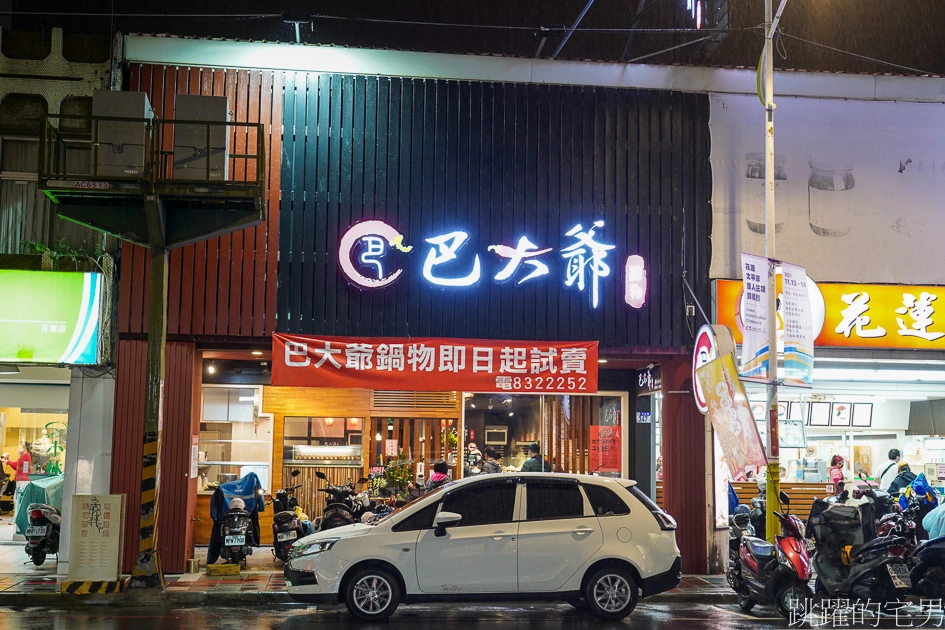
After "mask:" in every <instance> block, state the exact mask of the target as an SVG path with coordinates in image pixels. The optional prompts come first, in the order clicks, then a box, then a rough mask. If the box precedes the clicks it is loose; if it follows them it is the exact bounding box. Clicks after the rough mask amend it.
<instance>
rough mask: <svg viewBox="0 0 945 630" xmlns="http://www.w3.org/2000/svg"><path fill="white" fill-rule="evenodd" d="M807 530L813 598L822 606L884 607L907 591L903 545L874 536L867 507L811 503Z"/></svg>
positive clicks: (895, 538)
mask: <svg viewBox="0 0 945 630" xmlns="http://www.w3.org/2000/svg"><path fill="white" fill-rule="evenodd" d="M828 506H829V508H828ZM807 528H808V530H810V531H811V533H813V535H814V538H815V540H816V542H817V551H816V553H815V555H814V558H813V566H814V571H815V573H816V574H817V581H816V585H815V588H814V596H815V599H819V600H820V601H821V606H824V605H825V604H824V602H830V601H849V602H855V601H861V602H866V601H868V602H878V603H880V604H881V605H883V606H885V605H887V604H889V603H891V602H895V601H901V600H902V599H903V598H904V596H905V595H906V591H908V590H909V589H910V588H911V586H912V581H911V578H910V576H909V567H908V565H907V564H906V559H905V555H906V551H907V541H906V540H905V539H904V538H901V537H898V536H893V535H891V536H884V537H876V523H875V520H874V518H873V506H872V505H871V504H870V503H865V504H862V505H860V506H859V507H854V506H852V505H838V504H834V505H832V506H831V505H830V504H828V503H826V502H825V501H822V500H820V499H818V500H815V501H814V505H813V506H812V507H811V514H810V517H809V518H808V519H807ZM859 541H863V542H859Z"/></svg>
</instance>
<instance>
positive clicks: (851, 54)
mask: <svg viewBox="0 0 945 630" xmlns="http://www.w3.org/2000/svg"><path fill="white" fill-rule="evenodd" d="M779 34H780V35H781V36H782V37H788V38H790V39H794V40H797V41H799V42H802V43H804V44H807V45H809V46H815V47H817V48H823V49H825V50H829V51H831V52H835V53H838V54H840V55H846V56H848V57H854V58H856V59H861V60H863V61H870V62H872V63H877V64H880V65H883V66H889V67H891V68H898V69H899V70H906V71H908V72H914V73H916V74H930V75H933V76H938V75H939V73H938V72H930V71H928V70H920V69H918V68H912V67H909V66H903V65H901V64H898V63H893V62H891V61H884V60H883V59H877V58H875V57H868V56H867V55H860V54H858V53H855V52H850V51H849V50H843V49H841V48H835V47H833V46H828V45H827V44H821V43H819V42H814V41H811V40H809V39H804V38H803V37H798V36H797V35H790V34H788V33H785V32H784V31H783V30H781V31H779Z"/></svg>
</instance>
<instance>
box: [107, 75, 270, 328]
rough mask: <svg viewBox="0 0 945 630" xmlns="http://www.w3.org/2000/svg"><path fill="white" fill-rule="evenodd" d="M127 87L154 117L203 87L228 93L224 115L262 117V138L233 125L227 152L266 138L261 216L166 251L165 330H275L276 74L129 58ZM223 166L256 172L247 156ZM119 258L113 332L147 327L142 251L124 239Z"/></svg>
mask: <svg viewBox="0 0 945 630" xmlns="http://www.w3.org/2000/svg"><path fill="white" fill-rule="evenodd" d="M127 89H128V90H133V91H141V92H145V93H147V94H148V96H149V98H150V99H151V104H152V106H153V107H154V112H155V115H157V116H158V117H167V118H172V117H173V111H174V98H175V96H176V95H177V94H203V95H212V96H225V97H227V99H228V101H229V108H230V119H231V120H234V121H238V122H261V123H263V124H264V126H265V128H264V132H263V134H262V137H261V138H256V137H255V135H254V134H252V133H247V132H242V133H240V132H238V131H237V130H235V129H234V130H233V133H232V135H231V138H230V143H231V144H230V147H231V151H233V152H241V151H243V150H250V151H253V150H255V148H256V143H257V142H258V141H262V142H264V143H265V145H266V147H265V148H266V161H267V163H266V168H267V186H268V196H267V217H268V218H267V221H266V222H264V223H262V224H261V225H258V226H256V227H253V228H248V229H246V230H242V231H240V232H235V233H233V234H229V235H226V236H221V237H218V238H214V239H210V240H208V241H206V242H202V243H198V244H196V245H190V246H188V247H184V248H179V249H175V250H173V251H172V252H171V256H170V271H169V274H168V291H169V304H168V314H167V322H168V329H167V333H168V335H171V336H174V335H188V336H195V337H199V336H208V337H209V336H230V337H264V336H266V335H268V334H269V333H271V332H272V331H273V330H274V329H275V301H276V265H277V260H278V253H277V243H278V224H279V220H278V219H279V193H280V190H281V186H280V176H281V163H280V155H281V150H282V149H281V146H282V101H283V99H282V74H281V73H274V72H270V71H258V70H229V69H219V68H215V69H214V68H194V67H186V68H184V67H176V66H155V65H146V64H133V65H131V67H130V68H129V72H128V84H127ZM168 141H170V139H168ZM165 148H167V147H165ZM230 169H231V172H233V173H234V175H235V176H236V177H237V178H253V177H255V176H256V171H255V169H256V165H255V164H253V163H250V162H248V161H247V160H231V163H230ZM119 265H120V270H119V273H120V290H121V292H120V294H119V314H118V327H119V333H120V334H144V333H147V327H148V297H147V296H148V294H147V290H148V267H149V261H148V256H147V252H146V251H145V250H144V249H143V248H141V247H139V246H137V245H130V244H127V243H124V244H122V247H121V259H120V263H119Z"/></svg>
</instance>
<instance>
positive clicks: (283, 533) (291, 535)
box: [270, 470, 307, 562]
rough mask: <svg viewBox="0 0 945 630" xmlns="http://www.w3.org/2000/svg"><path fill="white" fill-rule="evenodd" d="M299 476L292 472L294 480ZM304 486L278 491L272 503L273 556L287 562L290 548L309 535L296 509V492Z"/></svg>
mask: <svg viewBox="0 0 945 630" xmlns="http://www.w3.org/2000/svg"><path fill="white" fill-rule="evenodd" d="M298 476H299V471H298V470H293V471H292V478H293V479H294V478H295V477H298ZM301 487H302V484H299V485H296V486H291V487H289V488H284V489H282V490H276V496H275V497H274V498H273V499H272V501H270V504H271V505H272V506H273V510H274V511H275V515H274V516H273V517H272V555H273V556H275V557H276V558H278V559H279V560H282V562H286V561H287V560H288V559H289V548H290V547H291V546H292V543H294V542H295V541H296V540H298V539H299V538H302V537H303V536H305V534H306V533H307V532H306V530H305V525H304V524H303V523H302V521H300V520H299V518H298V516H297V515H296V513H295V508H296V507H298V505H299V500H298V499H297V498H296V497H295V494H294V492H295V491H296V490H298V489H299V488H301Z"/></svg>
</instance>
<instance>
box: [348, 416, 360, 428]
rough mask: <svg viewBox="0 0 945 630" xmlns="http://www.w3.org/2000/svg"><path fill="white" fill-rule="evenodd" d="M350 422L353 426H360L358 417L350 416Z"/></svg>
mask: <svg viewBox="0 0 945 630" xmlns="http://www.w3.org/2000/svg"><path fill="white" fill-rule="evenodd" d="M348 424H350V425H351V426H353V427H356V426H358V419H357V418H348Z"/></svg>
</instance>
